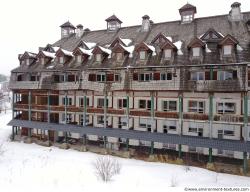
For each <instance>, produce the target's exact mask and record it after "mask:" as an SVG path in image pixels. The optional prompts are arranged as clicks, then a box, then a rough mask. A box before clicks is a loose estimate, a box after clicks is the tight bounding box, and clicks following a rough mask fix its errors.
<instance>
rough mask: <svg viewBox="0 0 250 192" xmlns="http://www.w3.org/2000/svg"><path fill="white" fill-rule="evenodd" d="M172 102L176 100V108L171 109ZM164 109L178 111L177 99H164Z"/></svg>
mask: <svg viewBox="0 0 250 192" xmlns="http://www.w3.org/2000/svg"><path fill="white" fill-rule="evenodd" d="M170 102H175V109H174V110H172V109H170ZM162 111H175V112H176V111H177V101H175V100H164V101H162Z"/></svg>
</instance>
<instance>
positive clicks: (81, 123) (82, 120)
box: [79, 115, 89, 125]
mask: <svg viewBox="0 0 250 192" xmlns="http://www.w3.org/2000/svg"><path fill="white" fill-rule="evenodd" d="M79 119H80V122H79V123H80V125H83V123H84V115H79ZM85 123H86V125H88V124H89V115H86V119H85Z"/></svg>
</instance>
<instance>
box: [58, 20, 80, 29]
mask: <svg viewBox="0 0 250 192" xmlns="http://www.w3.org/2000/svg"><path fill="white" fill-rule="evenodd" d="M60 27H61V28H63V27H70V28H73V29H76V27H75V26H74V25H72V24H71V23H70V22H69V21H67V22H66V23H64V24H62V25H61V26H60Z"/></svg>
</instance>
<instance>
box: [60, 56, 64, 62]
mask: <svg viewBox="0 0 250 192" xmlns="http://www.w3.org/2000/svg"><path fill="white" fill-rule="evenodd" d="M63 62H64V58H63V57H62V56H61V57H59V63H60V64H63Z"/></svg>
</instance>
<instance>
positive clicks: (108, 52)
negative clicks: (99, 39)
mask: <svg viewBox="0 0 250 192" xmlns="http://www.w3.org/2000/svg"><path fill="white" fill-rule="evenodd" d="M98 47H99V48H100V49H101V50H102V51H103V52H104V53H107V54H109V55H111V50H110V49H106V48H104V47H101V46H98Z"/></svg>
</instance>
